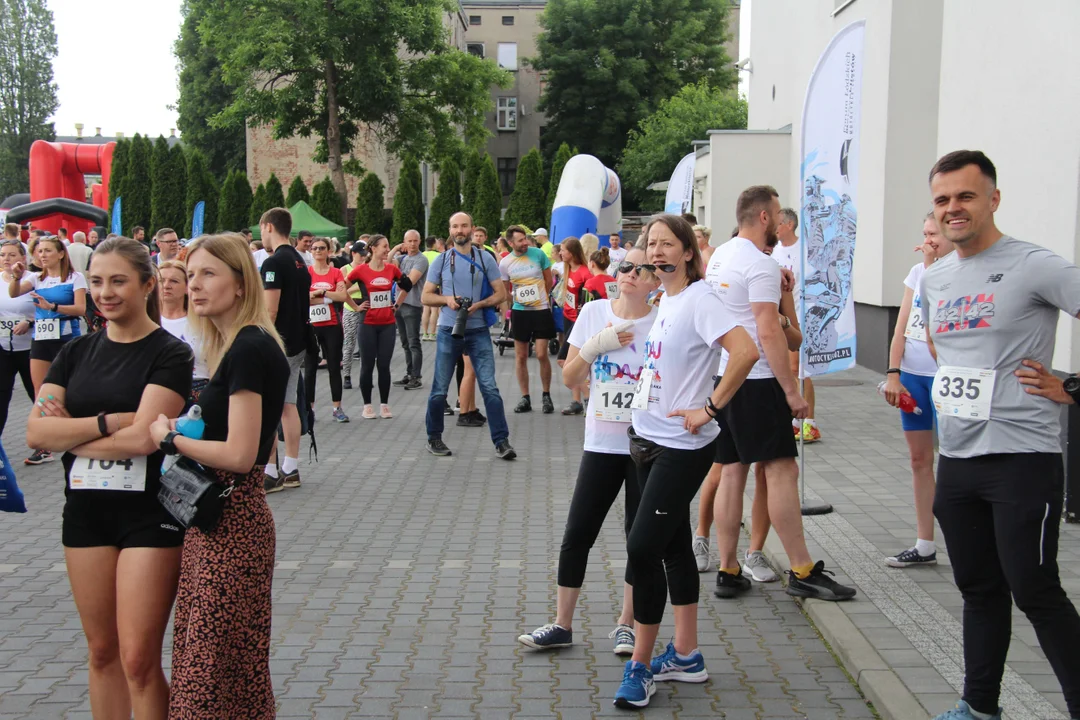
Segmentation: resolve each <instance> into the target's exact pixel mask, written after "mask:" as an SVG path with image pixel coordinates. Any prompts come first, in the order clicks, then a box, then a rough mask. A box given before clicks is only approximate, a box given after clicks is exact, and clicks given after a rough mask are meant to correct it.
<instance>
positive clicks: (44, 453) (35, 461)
mask: <svg viewBox="0 0 1080 720" xmlns="http://www.w3.org/2000/svg"><path fill="white" fill-rule="evenodd" d="M55 459H56V458H54V457H53V454H52V453H51V452H49V451H48V450H35V451H34V452H33V453H31V455H30V457H28V458H26V459H25V460H23V463H25V464H26V465H42V464H44V463H51V462H52V461H53V460H55Z"/></svg>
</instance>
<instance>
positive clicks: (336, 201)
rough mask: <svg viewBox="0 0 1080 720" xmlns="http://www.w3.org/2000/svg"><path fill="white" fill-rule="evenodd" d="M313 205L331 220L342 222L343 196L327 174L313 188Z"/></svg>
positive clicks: (313, 207) (318, 211) (315, 209)
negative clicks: (341, 196)
mask: <svg viewBox="0 0 1080 720" xmlns="http://www.w3.org/2000/svg"><path fill="white" fill-rule="evenodd" d="M311 207H312V209H313V210H314V211H315V212H317V213H319V214H320V215H322V216H323V217H324V218H326V219H327V220H329V221H330V222H334V223H337V224H338V225H340V224H341V198H340V197H338V193H337V190H335V189H334V181H333V180H331V179H330V176H329V175H328V176H326V178H324V179H323V181H322V182H321V183H319V184H318V185H316V186H315V187H314V188H312V190H311Z"/></svg>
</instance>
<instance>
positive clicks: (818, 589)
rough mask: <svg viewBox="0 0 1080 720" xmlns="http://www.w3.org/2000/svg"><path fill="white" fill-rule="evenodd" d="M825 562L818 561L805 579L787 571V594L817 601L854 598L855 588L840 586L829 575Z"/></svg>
mask: <svg viewBox="0 0 1080 720" xmlns="http://www.w3.org/2000/svg"><path fill="white" fill-rule="evenodd" d="M832 574H833V573H832V572H831V571H830V570H826V569H825V562H824V561H823V560H818V561H817V564H815V565H814V569H813V570H811V571H810V574H809V575H808V576H806V577H805V578H799V577H798V576H797V575H795V571H794V570H788V586H787V594H788V595H791V596H793V597H801V598H816V599H818V600H832V601H836V600H850V599H851V598H853V597H855V592H856V591H855V588H853V587H848V586H847V585H841V584H840V583H838V582H836V581H835V580H833V579H832V578H831V577H829V575H832Z"/></svg>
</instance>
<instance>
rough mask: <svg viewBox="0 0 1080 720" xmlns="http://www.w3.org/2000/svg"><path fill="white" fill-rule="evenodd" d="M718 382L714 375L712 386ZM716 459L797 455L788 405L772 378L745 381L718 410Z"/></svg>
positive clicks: (747, 461) (744, 460)
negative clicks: (718, 433)
mask: <svg viewBox="0 0 1080 720" xmlns="http://www.w3.org/2000/svg"><path fill="white" fill-rule="evenodd" d="M719 384H720V378H716V382H715V383H714V385H713V387H716V385H719ZM718 420H719V424H720V436H719V437H718V438H717V439H716V460H715V461H716V462H718V463H723V464H725V465H727V464H732V463H742V464H743V465H750V464H751V463H756V462H765V461H767V460H779V459H781V458H793V457H798V455H799V450H798V448H797V447H796V445H795V434H794V433H793V432H792V431H791V408H790V407H788V404H787V398H786V397H785V396H784V390H783V388H781V387H780V383H779V382H778V381H777V380H776V378H760V379H756V380H747V381H745V382H744V383H743V384H742V387H740V388H739V389H738V390H737V391H736V392H735V396H734V397H733V398H731V402H729V403H728V404H727V405H725V406H724V407H723V409H721V410H720V417H719V419H718Z"/></svg>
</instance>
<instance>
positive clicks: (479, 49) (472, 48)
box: [465, 43, 484, 60]
mask: <svg viewBox="0 0 1080 720" xmlns="http://www.w3.org/2000/svg"><path fill="white" fill-rule="evenodd" d="M465 49H466V50H468V51H469V52H470V53H471V54H473V55H475V56H476V57H478V58H480V59H481V60H483V59H484V43H467V44H466V45H465Z"/></svg>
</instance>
